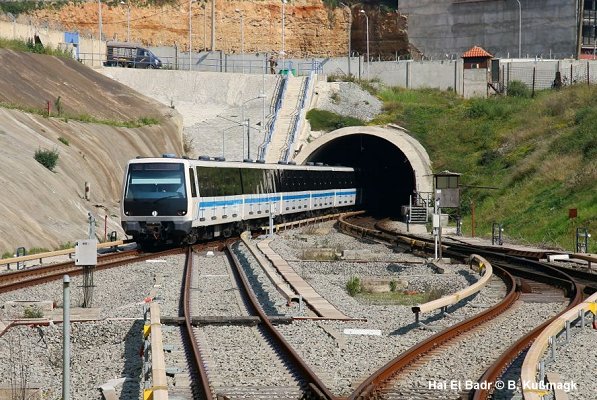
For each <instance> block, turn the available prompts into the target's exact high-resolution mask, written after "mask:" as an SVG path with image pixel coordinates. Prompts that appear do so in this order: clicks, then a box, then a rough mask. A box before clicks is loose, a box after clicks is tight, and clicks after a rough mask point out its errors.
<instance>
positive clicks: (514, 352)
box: [472, 266, 583, 400]
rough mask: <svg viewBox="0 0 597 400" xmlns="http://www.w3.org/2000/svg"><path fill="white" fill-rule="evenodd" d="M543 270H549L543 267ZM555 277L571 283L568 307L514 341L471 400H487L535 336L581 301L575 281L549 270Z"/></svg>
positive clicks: (491, 368) (580, 289)
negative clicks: (499, 380) (557, 276)
mask: <svg viewBox="0 0 597 400" xmlns="http://www.w3.org/2000/svg"><path fill="white" fill-rule="evenodd" d="M545 268H550V267H547V266H545ZM551 269H552V270H553V272H555V275H560V276H562V277H563V278H567V279H568V280H569V281H570V283H571V288H570V290H569V292H568V295H569V297H570V302H569V303H568V307H566V309H565V310H563V311H561V312H559V313H558V314H557V315H556V316H554V317H553V318H550V319H548V320H547V321H545V322H544V323H542V324H541V325H539V326H538V327H536V328H535V329H533V330H532V331H530V332H529V333H527V334H526V335H524V336H523V337H521V338H520V339H518V341H516V343H514V344H513V345H512V346H510V347H509V348H508V349H507V350H506V351H505V352H504V353H502V355H501V356H500V357H499V358H498V359H497V360H496V361H495V362H494V363H493V365H492V366H491V367H489V368H488V369H487V370H486V371H485V373H484V374H483V376H481V378H480V379H479V382H483V383H485V385H483V388H479V389H476V390H474V392H473V395H472V399H473V400H482V399H488V398H489V397H490V396H491V395H492V394H493V392H494V390H495V382H496V381H497V380H498V379H499V378H500V377H501V376H502V374H503V373H504V372H505V371H506V369H507V368H508V367H509V366H510V365H511V364H512V363H513V362H514V360H516V358H518V357H519V356H520V355H521V353H522V352H524V351H525V350H527V349H528V348H529V347H530V346H531V344H532V343H533V342H534V341H535V339H536V338H537V336H539V334H540V333H541V332H543V330H544V329H545V328H546V327H547V326H548V325H549V324H551V323H552V322H553V321H554V320H556V319H557V318H559V317H560V316H561V315H563V314H565V313H566V312H567V311H568V310H570V309H571V308H573V307H575V306H576V305H577V304H579V303H580V302H581V301H582V297H583V290H582V288H581V287H580V286H578V285H577V284H576V283H575V281H574V280H573V279H572V278H571V277H570V276H569V275H567V274H566V273H564V272H561V271H559V270H557V269H555V268H551Z"/></svg>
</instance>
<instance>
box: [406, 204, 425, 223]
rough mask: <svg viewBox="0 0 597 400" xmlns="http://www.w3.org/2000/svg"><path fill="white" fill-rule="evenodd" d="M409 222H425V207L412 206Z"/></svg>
mask: <svg viewBox="0 0 597 400" xmlns="http://www.w3.org/2000/svg"><path fill="white" fill-rule="evenodd" d="M409 223H411V224H426V223H427V207H417V206H412V207H411V208H410V220H409Z"/></svg>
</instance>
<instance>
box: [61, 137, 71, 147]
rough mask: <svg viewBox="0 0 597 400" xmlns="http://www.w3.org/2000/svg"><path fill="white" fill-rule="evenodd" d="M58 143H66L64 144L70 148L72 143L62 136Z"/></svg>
mask: <svg viewBox="0 0 597 400" xmlns="http://www.w3.org/2000/svg"><path fill="white" fill-rule="evenodd" d="M58 141H59V142H62V143H64V144H65V145H67V146H70V142H69V141H68V139H67V138H65V137H62V136H60V137H59V138H58Z"/></svg>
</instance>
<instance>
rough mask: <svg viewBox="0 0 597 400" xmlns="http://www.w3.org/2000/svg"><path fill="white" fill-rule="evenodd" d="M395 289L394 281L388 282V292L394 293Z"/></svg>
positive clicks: (396, 285)
mask: <svg viewBox="0 0 597 400" xmlns="http://www.w3.org/2000/svg"><path fill="white" fill-rule="evenodd" d="M397 287H398V284H397V283H396V281H390V292H395V291H396V288H397Z"/></svg>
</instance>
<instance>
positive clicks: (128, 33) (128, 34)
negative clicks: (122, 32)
mask: <svg viewBox="0 0 597 400" xmlns="http://www.w3.org/2000/svg"><path fill="white" fill-rule="evenodd" d="M120 4H122V5H125V4H126V6H127V10H126V41H127V42H130V41H131V3H130V0H127V2H126V3H125V2H124V1H121V2H120Z"/></svg>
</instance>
